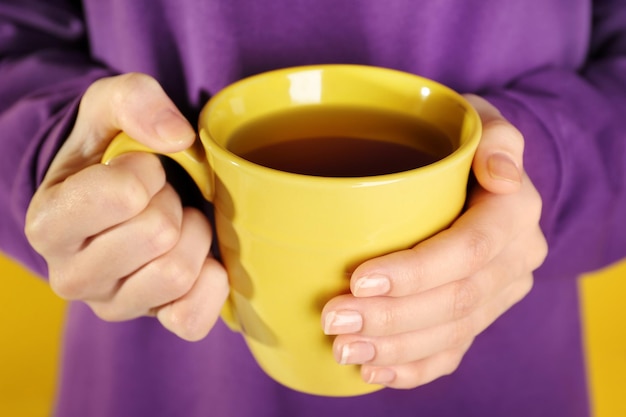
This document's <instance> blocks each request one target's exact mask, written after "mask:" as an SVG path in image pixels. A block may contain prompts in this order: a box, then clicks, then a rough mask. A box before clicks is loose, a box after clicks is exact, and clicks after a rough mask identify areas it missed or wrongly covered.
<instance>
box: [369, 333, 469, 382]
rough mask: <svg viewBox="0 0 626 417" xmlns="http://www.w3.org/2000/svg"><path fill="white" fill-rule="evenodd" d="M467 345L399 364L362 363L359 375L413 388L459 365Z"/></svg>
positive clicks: (467, 347) (371, 379)
mask: <svg viewBox="0 0 626 417" xmlns="http://www.w3.org/2000/svg"><path fill="white" fill-rule="evenodd" d="M469 346H470V344H467V345H466V346H462V347H459V348H455V349H451V350H448V351H445V352H440V353H438V354H436V355H434V356H431V357H429V358H426V359H422V360H420V361H416V362H412V363H408V364H404V365H401V366H390V367H378V366H371V365H364V366H362V367H361V377H362V378H363V380H364V381H366V382H368V383H370V384H379V385H384V386H386V387H390V388H396V389H410V388H415V387H418V386H421V385H425V384H428V383H429V382H432V381H434V380H436V379H437V378H440V377H442V376H444V375H449V374H451V373H452V372H454V371H455V370H456V369H457V368H458V366H459V365H460V363H461V360H462V359H463V356H464V355H465V353H466V352H467V350H468V349H469Z"/></svg>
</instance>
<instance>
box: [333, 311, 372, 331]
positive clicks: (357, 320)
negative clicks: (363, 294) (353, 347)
mask: <svg viewBox="0 0 626 417" xmlns="http://www.w3.org/2000/svg"><path fill="white" fill-rule="evenodd" d="M361 327H363V317H361V314H359V313H358V312H357V311H350V310H341V311H331V312H330V313H328V314H327V315H326V318H325V319H324V333H326V334H346V333H355V332H358V331H359V330H361Z"/></svg>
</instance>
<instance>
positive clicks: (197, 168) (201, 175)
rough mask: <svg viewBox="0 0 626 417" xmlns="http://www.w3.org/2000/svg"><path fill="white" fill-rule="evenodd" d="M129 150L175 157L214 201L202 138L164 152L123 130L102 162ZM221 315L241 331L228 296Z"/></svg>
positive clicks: (210, 174)
mask: <svg viewBox="0 0 626 417" xmlns="http://www.w3.org/2000/svg"><path fill="white" fill-rule="evenodd" d="M129 152H147V153H153V154H159V155H163V156H167V157H168V158H171V159H173V160H174V161H176V162H177V163H178V164H179V165H180V166H181V167H183V169H184V170H185V171H187V173H188V174H189V176H190V177H191V179H192V180H193V181H194V182H195V183H196V185H197V186H198V188H199V189H200V192H201V193H202V196H203V197H204V198H205V199H206V200H207V201H211V202H212V201H213V194H214V190H215V187H214V181H213V170H212V169H211V166H210V164H209V161H208V158H207V157H206V152H205V150H204V147H203V146H202V142H201V141H200V140H196V141H195V142H194V144H193V145H191V147H189V148H187V149H185V150H184V151H180V152H174V153H168V154H163V153H160V152H157V151H155V150H154V149H151V148H149V147H147V146H146V145H144V144H142V143H140V142H137V141H136V140H135V139H133V138H131V137H130V136H128V135H127V134H126V133H124V132H121V133H119V134H118V135H117V136H115V137H114V138H113V140H112V141H111V143H110V144H109V146H108V147H107V149H106V150H105V151H104V154H103V155H102V160H101V162H102V163H103V164H105V165H106V164H108V163H109V162H110V161H111V160H112V159H113V158H115V157H116V156H119V155H122V154H125V153H129ZM221 317H222V320H224V322H225V323H226V324H227V325H228V327H230V329H231V330H234V331H240V329H241V327H240V326H239V323H238V320H237V315H236V314H235V311H234V309H233V305H232V301H231V300H230V298H228V299H227V300H226V302H225V303H224V307H223V308H222V311H221Z"/></svg>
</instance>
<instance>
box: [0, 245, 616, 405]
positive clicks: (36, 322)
mask: <svg viewBox="0 0 626 417" xmlns="http://www.w3.org/2000/svg"><path fill="white" fill-rule="evenodd" d="M580 288H581V292H582V300H583V323H584V325H585V332H586V335H587V338H586V347H587V352H588V355H587V356H588V364H589V365H588V368H589V375H590V385H591V387H590V392H591V397H592V403H593V408H594V412H595V416H596V417H616V416H626V401H623V394H624V393H625V392H626V302H624V298H625V296H626V262H622V263H620V264H617V265H615V266H612V267H610V268H607V269H605V270H603V271H599V272H597V273H594V274H591V275H589V276H585V277H583V278H582V279H581V281H580ZM0 305H1V306H2V307H3V312H2V314H0V331H1V332H2V333H1V334H2V339H1V344H0V416H12V417H45V416H48V415H49V414H50V408H51V406H52V404H53V401H54V389H55V378H56V375H57V372H58V358H59V351H60V346H59V340H60V334H61V331H62V320H63V314H64V310H65V303H64V302H62V301H61V300H60V299H59V298H57V297H56V296H54V295H53V293H52V292H51V291H50V289H49V288H48V286H47V284H46V283H45V282H44V281H42V280H41V279H38V278H34V277H32V276H30V275H29V274H28V273H26V272H25V271H24V270H23V269H22V268H20V267H19V266H18V265H16V264H14V263H12V262H10V261H8V260H7V259H5V258H2V257H1V256H0Z"/></svg>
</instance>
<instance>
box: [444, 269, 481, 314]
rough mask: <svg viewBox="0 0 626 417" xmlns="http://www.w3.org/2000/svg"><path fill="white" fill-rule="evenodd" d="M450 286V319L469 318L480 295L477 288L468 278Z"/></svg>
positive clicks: (477, 303)
mask: <svg viewBox="0 0 626 417" xmlns="http://www.w3.org/2000/svg"><path fill="white" fill-rule="evenodd" d="M451 285H452V318H453V319H455V320H456V319H460V318H463V317H467V316H469V315H470V314H471V313H472V312H473V311H474V310H475V309H476V307H478V305H479V303H480V299H481V293H480V290H479V288H478V286H477V285H476V284H475V283H474V282H473V281H472V280H471V279H469V278H466V279H462V280H460V281H455V282H454V283H452V284H451Z"/></svg>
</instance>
